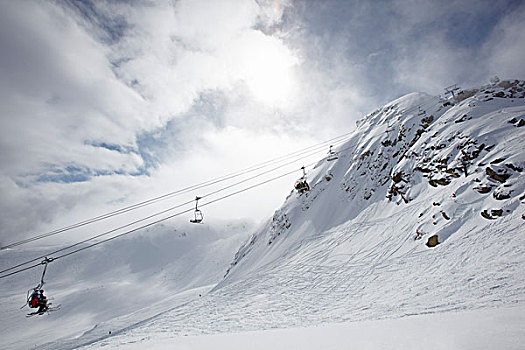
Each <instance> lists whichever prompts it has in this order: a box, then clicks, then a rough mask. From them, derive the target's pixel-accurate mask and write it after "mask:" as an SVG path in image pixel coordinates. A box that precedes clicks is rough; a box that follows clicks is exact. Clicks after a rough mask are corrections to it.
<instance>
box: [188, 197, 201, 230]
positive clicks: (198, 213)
mask: <svg viewBox="0 0 525 350" xmlns="http://www.w3.org/2000/svg"><path fill="white" fill-rule="evenodd" d="M201 198H202V197H195V211H194V212H193V213H194V215H195V217H194V218H193V219H190V222H191V223H193V224H201V223H202V220H204V215H202V211H200V210H199V208H198V204H199V199H201Z"/></svg>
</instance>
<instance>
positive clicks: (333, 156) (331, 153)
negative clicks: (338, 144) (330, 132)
mask: <svg viewBox="0 0 525 350" xmlns="http://www.w3.org/2000/svg"><path fill="white" fill-rule="evenodd" d="M332 147H333V146H332V145H330V150H329V151H328V157H326V161H328V162H331V161H333V160H336V159H339V155H338V154H337V152H335V151H332Z"/></svg>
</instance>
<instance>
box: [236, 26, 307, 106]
mask: <svg viewBox="0 0 525 350" xmlns="http://www.w3.org/2000/svg"><path fill="white" fill-rule="evenodd" d="M258 39H259V40H257V41H256V42H252V43H251V44H250V45H248V48H247V50H246V51H245V55H244V56H245V57H243V65H244V67H243V68H244V79H245V82H246V84H247V86H248V88H249V89H250V91H251V93H252V94H253V95H254V97H255V98H256V99H257V100H259V101H261V102H263V103H265V104H268V105H272V106H275V105H278V106H283V105H284V104H287V103H290V102H291V101H290V100H291V99H292V96H293V92H294V87H295V86H294V72H293V70H294V66H295V65H297V63H298V60H297V58H296V57H295V56H294V55H293V54H292V53H291V52H290V50H289V49H288V48H287V47H286V46H284V44H283V43H282V42H281V41H279V40H278V39H276V38H273V37H268V36H264V34H262V33H261V34H260V36H259V38H258Z"/></svg>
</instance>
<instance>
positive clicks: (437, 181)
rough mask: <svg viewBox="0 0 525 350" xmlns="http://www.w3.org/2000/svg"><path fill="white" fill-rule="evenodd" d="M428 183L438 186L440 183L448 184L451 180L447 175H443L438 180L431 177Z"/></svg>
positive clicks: (442, 184)
mask: <svg viewBox="0 0 525 350" xmlns="http://www.w3.org/2000/svg"><path fill="white" fill-rule="evenodd" d="M428 184H429V185H430V186H432V187H437V186H438V185H441V186H446V185H448V184H450V180H449V179H447V178H446V177H443V178H441V179H437V180H434V179H429V180H428Z"/></svg>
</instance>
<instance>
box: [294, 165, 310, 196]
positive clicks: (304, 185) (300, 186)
mask: <svg viewBox="0 0 525 350" xmlns="http://www.w3.org/2000/svg"><path fill="white" fill-rule="evenodd" d="M301 170H302V171H303V176H302V177H301V178H300V179H299V180H297V182H296V183H295V189H296V190H297V192H299V194H303V193H305V192H307V191H310V186H309V185H308V182H306V170H305V168H304V166H303V167H302V168H301Z"/></svg>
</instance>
